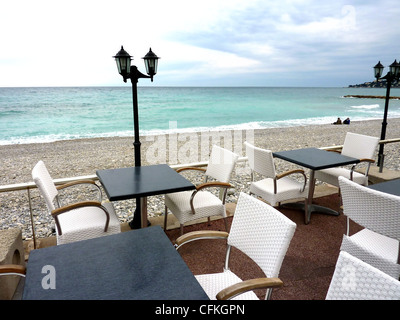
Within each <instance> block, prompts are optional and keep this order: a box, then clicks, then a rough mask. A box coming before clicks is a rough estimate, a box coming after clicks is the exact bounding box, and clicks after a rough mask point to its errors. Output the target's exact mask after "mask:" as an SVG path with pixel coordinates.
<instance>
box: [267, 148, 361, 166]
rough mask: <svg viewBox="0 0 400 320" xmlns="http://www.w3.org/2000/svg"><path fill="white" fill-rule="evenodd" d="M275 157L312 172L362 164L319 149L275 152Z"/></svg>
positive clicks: (356, 160) (353, 159) (350, 158)
mask: <svg viewBox="0 0 400 320" xmlns="http://www.w3.org/2000/svg"><path fill="white" fill-rule="evenodd" d="M273 155H274V157H277V158H280V159H283V160H286V161H290V162H293V163H295V164H298V165H300V166H302V167H305V168H309V169H311V170H322V169H327V168H333V167H338V166H344V165H348V164H353V163H358V162H360V160H359V159H356V158H352V157H348V156H344V155H341V154H340V153H337V152H330V151H326V150H322V149H318V148H304V149H296V150H288V151H279V152H274V153H273Z"/></svg>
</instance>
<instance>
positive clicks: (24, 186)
mask: <svg viewBox="0 0 400 320" xmlns="http://www.w3.org/2000/svg"><path fill="white" fill-rule="evenodd" d="M396 142H400V138H396V139H387V140H381V141H380V142H379V144H387V143H396ZM342 147H343V146H342V145H340V146H331V147H321V148H320V149H323V150H326V149H338V150H339V149H341V148H342ZM245 161H247V157H240V158H239V159H238V162H245ZM205 166H207V161H203V162H194V163H188V164H176V165H171V166H170V167H171V168H173V169H178V168H182V167H205ZM382 167H383V161H382V163H381V167H380V172H382ZM78 180H93V181H98V177H97V176H96V175H95V174H93V175H86V176H78V177H69V178H60V179H54V180H53V181H54V183H55V184H56V185H61V184H64V183H68V182H73V181H78ZM35 188H37V187H36V184H35V183H34V182H26V183H17V184H10V185H4V186H0V193H3V192H12V191H24V190H26V191H27V195H28V202H29V214H30V220H31V227H32V238H33V246H34V248H35V249H36V234H35V227H34V219H33V209H32V200H31V190H32V189H35Z"/></svg>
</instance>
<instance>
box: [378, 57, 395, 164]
mask: <svg viewBox="0 0 400 320" xmlns="http://www.w3.org/2000/svg"><path fill="white" fill-rule="evenodd" d="M384 68H385V67H384V66H383V65H382V64H381V62H380V61H379V62H378V63H377V64H376V65H375V66H374V75H375V78H376V81H378V80H379V79H385V80H386V97H385V110H384V114H383V121H382V129H381V140H385V137H386V127H387V114H388V108H389V99H390V87H391V86H392V83H394V82H395V81H398V80H399V76H400V64H399V63H398V62H397V60H394V62H393V63H392V64H391V65H390V66H389V72H388V73H387V74H386V76H384V77H382V74H383V70H384ZM383 148H384V144H383V143H382V144H380V145H379V153H378V166H379V172H382V170H383V160H384V157H385V156H384V154H383Z"/></svg>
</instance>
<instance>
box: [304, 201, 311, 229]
mask: <svg viewBox="0 0 400 320" xmlns="http://www.w3.org/2000/svg"><path fill="white" fill-rule="evenodd" d="M310 219H311V217H310V216H309V212H308V199H307V198H306V199H305V200H304V222H305V224H309V223H310Z"/></svg>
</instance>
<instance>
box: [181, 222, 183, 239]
mask: <svg viewBox="0 0 400 320" xmlns="http://www.w3.org/2000/svg"><path fill="white" fill-rule="evenodd" d="M182 235H183V224H182V223H181V236H182Z"/></svg>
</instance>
